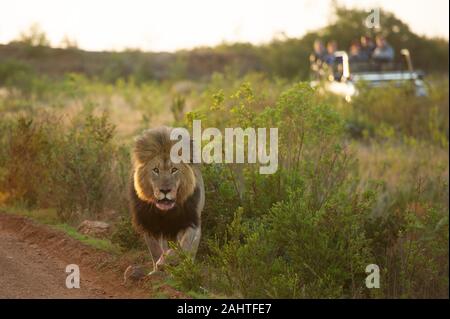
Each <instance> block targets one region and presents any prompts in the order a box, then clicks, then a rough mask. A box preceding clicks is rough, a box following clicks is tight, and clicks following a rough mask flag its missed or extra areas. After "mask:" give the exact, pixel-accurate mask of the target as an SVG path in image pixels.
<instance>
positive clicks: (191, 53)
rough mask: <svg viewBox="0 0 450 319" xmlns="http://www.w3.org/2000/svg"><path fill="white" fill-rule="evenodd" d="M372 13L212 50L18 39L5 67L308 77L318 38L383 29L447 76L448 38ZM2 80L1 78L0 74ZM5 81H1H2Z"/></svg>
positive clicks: (339, 16) (351, 13) (4, 53)
mask: <svg viewBox="0 0 450 319" xmlns="http://www.w3.org/2000/svg"><path fill="white" fill-rule="evenodd" d="M366 16H367V12H366V11H363V10H354V9H351V10H350V9H346V8H342V7H337V8H335V19H334V21H333V22H332V23H331V24H330V25H329V26H327V27H325V28H323V29H321V30H317V31H315V32H310V33H308V34H306V35H305V36H303V37H302V38H285V39H277V40H273V41H272V42H270V43H268V44H264V45H260V46H255V45H252V44H249V43H236V44H223V45H219V46H216V47H212V48H197V49H193V50H182V51H178V52H176V53H167V52H159V53H155V52H141V51H136V50H135V51H131V50H130V51H123V52H89V51H84V50H79V49H77V48H69V49H57V48H51V47H48V46H45V45H32V44H30V43H31V42H30V43H24V42H13V43H10V44H8V45H0V65H1V64H5V63H11V62H14V63H21V64H24V65H26V66H27V67H29V68H30V69H32V70H34V71H35V72H36V73H39V74H41V75H46V76H49V77H52V78H53V77H56V78H58V77H61V76H63V75H64V74H66V73H68V72H76V73H82V74H85V75H87V76H89V77H97V78H99V79H102V80H104V81H109V82H113V81H115V80H117V79H119V78H126V77H129V76H133V77H134V78H135V79H136V80H137V81H148V80H166V79H186V78H187V79H194V80H201V79H205V78H209V77H210V76H211V74H212V73H214V72H231V73H233V74H235V75H242V74H245V73H247V72H249V71H263V72H265V73H267V74H269V75H271V76H278V77H284V78H298V79H307V78H308V73H309V62H308V56H309V54H310V52H311V48H312V44H313V42H314V40H315V39H316V38H321V39H323V40H324V41H325V42H326V41H328V40H331V39H334V40H336V41H337V42H338V44H339V47H340V48H341V49H347V48H348V46H349V45H350V42H351V41H352V40H354V39H358V38H359V37H360V36H361V35H362V34H366V35H369V36H374V35H375V34H376V33H383V34H384V35H385V36H386V38H387V40H388V41H389V42H390V43H391V44H392V46H393V47H394V48H395V49H396V51H397V52H399V51H400V49H402V48H408V49H409V50H410V51H411V54H412V58H413V61H414V64H415V66H416V67H417V68H420V69H422V70H424V71H425V72H433V73H435V72H438V73H445V74H448V40H444V39H437V38H432V39H430V38H426V37H422V36H419V35H417V34H414V33H413V32H412V31H411V30H410V29H409V27H408V25H406V24H405V23H403V22H402V21H401V20H399V19H397V18H396V17H395V16H394V15H393V14H391V13H385V12H383V13H382V28H381V29H380V30H375V29H368V28H366V27H365V26H364V25H363V21H364V19H365V18H366ZM0 81H1V77H0ZM0 84H1V83H0Z"/></svg>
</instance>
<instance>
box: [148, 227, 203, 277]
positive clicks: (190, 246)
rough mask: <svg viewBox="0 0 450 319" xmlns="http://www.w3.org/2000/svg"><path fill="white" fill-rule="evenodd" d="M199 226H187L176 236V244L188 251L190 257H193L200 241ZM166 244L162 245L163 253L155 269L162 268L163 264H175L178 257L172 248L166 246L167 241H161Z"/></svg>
mask: <svg viewBox="0 0 450 319" xmlns="http://www.w3.org/2000/svg"><path fill="white" fill-rule="evenodd" d="M200 236H201V228H200V226H199V227H189V228H187V229H186V230H185V231H183V232H180V233H179V234H178V236H177V242H178V245H180V248H181V249H183V250H184V251H185V252H187V253H189V254H190V255H191V256H192V258H195V255H196V253H197V249H198V245H199V243H200ZM163 243H165V244H166V245H165V246H164V247H165V248H164V247H163V253H162V254H161V257H160V258H159V259H158V261H157V262H156V267H157V269H164V265H165V264H176V263H177V262H178V258H177V256H176V253H175V251H174V250H173V249H171V248H168V245H167V241H163Z"/></svg>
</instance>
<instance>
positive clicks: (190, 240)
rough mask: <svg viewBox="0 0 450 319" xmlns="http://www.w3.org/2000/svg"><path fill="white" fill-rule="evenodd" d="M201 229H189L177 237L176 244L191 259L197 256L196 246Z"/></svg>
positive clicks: (198, 227)
mask: <svg viewBox="0 0 450 319" xmlns="http://www.w3.org/2000/svg"><path fill="white" fill-rule="evenodd" d="M200 236H201V227H200V226H197V227H189V228H187V229H186V230H185V231H184V233H181V234H179V236H177V239H178V243H179V245H180V247H181V249H183V250H184V251H186V252H188V253H189V254H190V255H191V256H192V258H195V255H196V254H197V249H198V245H199V243H200Z"/></svg>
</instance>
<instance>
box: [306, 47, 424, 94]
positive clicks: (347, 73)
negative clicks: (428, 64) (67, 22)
mask: <svg viewBox="0 0 450 319" xmlns="http://www.w3.org/2000/svg"><path fill="white" fill-rule="evenodd" d="M400 53H401V59H400V61H397V62H390V63H388V62H383V63H379V62H375V61H370V62H352V61H350V59H349V56H348V54H347V52H345V51H337V52H336V53H335V62H334V64H333V66H332V67H330V68H329V70H328V71H327V72H323V73H321V74H320V75H316V76H315V80H313V81H312V82H311V85H312V86H317V85H318V84H319V82H322V83H323V85H324V89H325V90H326V91H329V92H332V93H335V94H337V95H340V96H343V97H344V98H345V99H346V100H347V101H351V99H352V97H353V96H355V95H357V94H358V86H357V85H356V84H357V83H358V82H365V83H366V85H368V86H369V87H377V86H382V85H385V84H394V85H401V84H403V83H406V82H408V81H409V82H411V83H412V84H413V87H414V92H415V94H416V96H425V95H427V88H426V86H425V83H424V81H423V77H424V73H423V72H421V71H416V70H414V68H413V64H412V60H411V55H410V53H409V50H408V49H402V50H401V51H400Z"/></svg>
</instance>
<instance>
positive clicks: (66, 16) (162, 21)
mask: <svg viewBox="0 0 450 319" xmlns="http://www.w3.org/2000/svg"><path fill="white" fill-rule="evenodd" d="M338 2H339V3H341V4H344V5H347V6H350V7H354V6H356V7H359V8H364V9H371V8H374V7H381V10H382V11H381V21H380V22H381V23H383V9H386V10H388V11H392V12H394V13H395V14H396V15H397V16H398V17H399V18H401V19H402V20H403V21H405V22H407V23H408V24H409V25H410V27H411V29H412V30H413V31H415V32H417V33H419V34H424V35H428V36H440V37H444V38H447V39H448V37H449V30H448V29H449V13H448V11H449V1H448V0H414V1H413V0H339V1H338ZM330 3H331V0H220V1H219V0H158V1H155V0H0V43H2V44H6V43H8V42H9V41H11V40H13V39H15V38H17V36H18V35H19V33H20V32H21V31H24V30H26V29H27V28H28V27H29V26H30V25H31V24H33V23H38V24H39V25H40V26H41V28H42V29H43V30H44V31H45V32H46V33H47V36H48V37H49V39H50V41H51V44H52V45H53V46H58V45H59V44H60V43H61V40H62V39H63V38H64V37H65V36H68V37H69V38H71V39H75V40H76V41H77V43H78V46H79V47H80V48H82V49H86V50H95V51H98V50H123V49H126V48H139V49H143V50H148V51H174V50H177V49H182V48H193V47H196V46H211V45H216V44H220V43H221V42H224V41H226V42H237V41H239V42H242V41H245V42H252V43H263V42H267V41H270V40H271V39H272V38H273V37H274V35H276V34H279V33H281V32H284V33H285V34H286V35H288V36H292V37H300V36H302V35H304V34H305V33H306V32H308V31H311V30H315V29H317V28H320V27H323V26H325V25H326V24H327V21H328V19H329V17H330V14H331V8H330Z"/></svg>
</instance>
